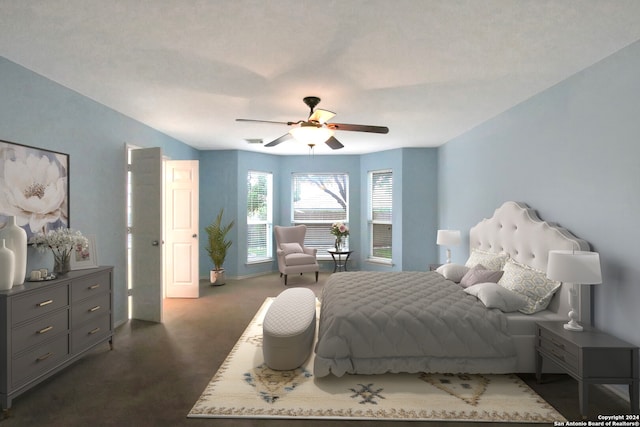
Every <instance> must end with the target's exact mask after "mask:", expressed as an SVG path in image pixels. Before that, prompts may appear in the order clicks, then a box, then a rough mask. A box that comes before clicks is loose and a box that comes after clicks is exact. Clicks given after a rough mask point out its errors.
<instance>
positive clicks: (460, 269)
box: [436, 263, 469, 283]
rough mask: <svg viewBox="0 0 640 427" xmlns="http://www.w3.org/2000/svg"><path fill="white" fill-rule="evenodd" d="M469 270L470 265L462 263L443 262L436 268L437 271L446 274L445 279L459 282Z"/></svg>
mask: <svg viewBox="0 0 640 427" xmlns="http://www.w3.org/2000/svg"><path fill="white" fill-rule="evenodd" d="M468 271H469V267H467V266H465V265H460V264H452V263H449V264H443V265H441V266H440V267H438V268H436V272H437V273H440V274H442V275H443V276H444V278H445V279H448V280H451V281H452V282H456V283H459V282H460V280H462V278H463V277H464V275H465V274H467V272H468Z"/></svg>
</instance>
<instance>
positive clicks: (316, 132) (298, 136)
mask: <svg viewBox="0 0 640 427" xmlns="http://www.w3.org/2000/svg"><path fill="white" fill-rule="evenodd" d="M289 133H290V134H291V136H292V137H293V138H294V139H295V140H296V141H300V142H303V143H305V144H307V145H309V144H314V145H318V144H321V143H323V142H325V141H326V140H328V139H329V138H331V137H332V136H333V131H332V130H331V129H328V128H326V127H324V126H321V127H317V126H313V125H311V126H309V125H307V126H305V125H304V124H301V125H300V126H297V127H294V128H293V129H291V130H290V131H289Z"/></svg>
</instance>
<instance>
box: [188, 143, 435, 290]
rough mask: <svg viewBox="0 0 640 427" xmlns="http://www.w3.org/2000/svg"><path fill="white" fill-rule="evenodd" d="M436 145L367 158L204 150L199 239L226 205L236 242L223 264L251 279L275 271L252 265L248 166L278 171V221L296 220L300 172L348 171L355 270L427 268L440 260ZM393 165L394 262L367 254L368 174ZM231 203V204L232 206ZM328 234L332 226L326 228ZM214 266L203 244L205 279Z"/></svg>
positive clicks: (324, 266)
mask: <svg viewBox="0 0 640 427" xmlns="http://www.w3.org/2000/svg"><path fill="white" fill-rule="evenodd" d="M436 160H437V150H436V149H433V148H416V149H399V150H390V151H385V152H382V153H375V154H368V155H363V156H358V155H345V156H323V155H313V156H308V155H307V156H275V155H269V154H262V153H253V152H245V151H203V152H202V153H201V156H200V218H201V231H200V234H201V236H203V238H202V239H201V241H202V244H203V245H204V242H205V239H206V233H205V231H204V227H205V226H206V225H207V224H208V223H210V222H211V221H212V220H213V218H215V215H216V214H217V213H218V211H219V210H220V208H221V207H224V208H225V220H226V221H228V220H230V219H232V218H233V219H234V220H235V221H236V226H235V227H234V229H233V232H232V233H231V235H232V236H231V239H232V240H233V241H234V245H233V246H232V247H231V249H230V251H229V254H228V256H227V260H226V261H225V269H226V270H227V274H228V276H230V277H246V276H253V275H256V274H261V273H265V272H269V271H276V270H277V265H276V261H275V260H274V261H273V262H271V263H260V264H247V263H246V257H247V249H246V245H245V244H244V241H245V240H246V222H245V218H246V199H247V188H246V177H247V172H248V171H249V170H258V171H264V172H272V173H273V186H274V212H273V221H274V224H275V225H289V224H291V210H290V206H291V174H293V173H295V172H346V173H348V174H349V209H350V211H349V222H350V224H349V225H350V228H351V235H350V240H349V242H350V243H349V245H350V246H349V248H350V249H352V250H353V251H354V255H352V258H351V259H350V260H349V265H350V267H351V268H352V269H362V270H381V271H385V270H387V271H389V270H395V271H399V270H402V269H404V270H425V269H426V268H427V266H428V264H429V263H431V262H435V260H436V259H437V253H436V250H435V247H434V244H433V242H435V232H434V230H435V227H436V223H437V210H436V197H437V196H436V191H437V182H436V180H437V163H436ZM380 169H392V170H393V171H394V192H393V202H394V237H393V245H394V252H393V261H394V264H393V266H384V265H380V264H372V263H369V262H366V258H367V255H368V248H369V241H368V237H367V234H368V224H367V188H368V184H367V174H368V172H369V171H371V170H380ZM230 207H231V209H230ZM327 232H328V231H327ZM320 264H321V269H322V270H324V271H330V270H332V269H333V263H332V262H330V261H321V262H320ZM210 268H211V261H210V260H209V258H208V256H207V254H206V252H204V250H203V251H202V252H201V254H200V275H201V276H202V277H206V276H207V275H208V271H209V269H210Z"/></svg>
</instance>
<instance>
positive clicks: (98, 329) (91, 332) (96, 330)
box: [89, 328, 100, 335]
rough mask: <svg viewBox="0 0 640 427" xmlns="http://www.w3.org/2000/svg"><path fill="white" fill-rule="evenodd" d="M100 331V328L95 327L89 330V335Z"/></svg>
mask: <svg viewBox="0 0 640 427" xmlns="http://www.w3.org/2000/svg"><path fill="white" fill-rule="evenodd" d="M98 332H100V328H95V329H94V330H93V331H89V335H93V334H97V333H98Z"/></svg>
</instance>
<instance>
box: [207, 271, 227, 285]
mask: <svg viewBox="0 0 640 427" xmlns="http://www.w3.org/2000/svg"><path fill="white" fill-rule="evenodd" d="M209 280H210V281H211V285H212V286H222V285H224V284H225V283H226V277H225V275H224V268H221V269H220V270H211V271H210V272H209Z"/></svg>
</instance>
